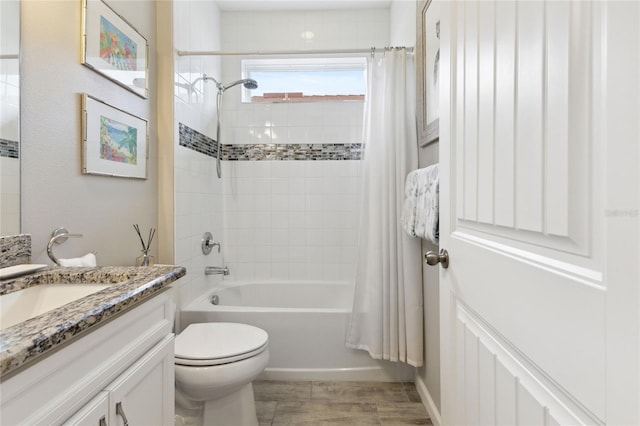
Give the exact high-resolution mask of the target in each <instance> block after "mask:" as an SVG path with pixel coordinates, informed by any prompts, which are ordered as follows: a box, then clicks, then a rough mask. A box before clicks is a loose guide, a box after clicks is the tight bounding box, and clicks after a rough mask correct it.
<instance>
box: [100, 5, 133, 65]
mask: <svg viewBox="0 0 640 426" xmlns="http://www.w3.org/2000/svg"><path fill="white" fill-rule="evenodd" d="M100 57H101V58H102V59H103V60H104V61H106V62H108V63H109V64H110V65H112V66H113V67H114V68H116V69H119V70H122V71H136V69H137V64H136V59H137V58H138V45H137V44H136V43H135V42H134V41H133V40H131V39H130V38H129V37H127V36H126V35H125V34H124V33H123V32H122V31H120V30H119V29H118V28H116V27H115V26H114V25H113V24H112V23H111V22H109V21H108V20H107V19H106V18H105V17H104V16H100Z"/></svg>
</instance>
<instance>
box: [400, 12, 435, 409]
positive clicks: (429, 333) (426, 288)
mask: <svg viewBox="0 0 640 426" xmlns="http://www.w3.org/2000/svg"><path fill="white" fill-rule="evenodd" d="M416 7H417V6H416V2H415V1H408V0H393V1H392V3H391V12H390V20H391V22H390V28H391V44H392V45H403V46H415V45H416V19H417V13H416ZM438 149H439V146H438V143H437V142H436V143H433V144H431V145H429V146H428V147H426V148H421V149H420V150H419V158H420V163H419V164H420V167H426V166H428V165H430V164H434V163H437V162H438ZM422 249H423V251H426V250H434V251H436V252H437V251H438V247H437V246H434V245H433V244H430V243H429V242H427V241H425V240H423V242H422ZM438 273H439V271H438V268H434V267H431V266H423V297H424V346H425V348H424V354H425V360H424V366H423V367H421V368H419V369H418V373H417V376H416V381H417V382H418V383H417V385H418V388H420V387H421V386H424V388H426V391H427V392H428V394H429V398H430V399H431V401H429V402H428V403H427V405H429V404H433V405H434V406H435V409H436V410H437V411H438V412H439V411H440V319H439V314H440V309H439V305H438V303H439V275H438ZM423 390H424V389H423ZM429 408H430V409H432V408H433V407H429ZM432 414H433V413H432Z"/></svg>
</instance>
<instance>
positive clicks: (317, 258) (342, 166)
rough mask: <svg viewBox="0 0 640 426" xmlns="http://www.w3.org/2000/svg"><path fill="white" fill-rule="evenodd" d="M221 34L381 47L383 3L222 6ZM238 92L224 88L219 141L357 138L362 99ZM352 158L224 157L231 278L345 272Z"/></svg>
mask: <svg viewBox="0 0 640 426" xmlns="http://www.w3.org/2000/svg"><path fill="white" fill-rule="evenodd" d="M304 31H311V32H313V33H314V38H313V41H311V42H305V41H304V40H303V39H302V37H301V36H300V35H301V33H302V32H304ZM222 42H223V49H225V50H274V49H296V50H297V49H340V48H366V49H368V48H369V47H372V46H378V47H380V46H386V45H388V44H389V11H388V10H384V9H371V10H366V9H365V10H341V11H284V12H251V13H249V12H224V13H223V19H222ZM240 59H241V58H238V57H225V58H224V60H223V79H224V81H234V80H237V79H238V78H240V77H241V69H240ZM258 84H260V82H258ZM240 94H241V91H240V90H239V88H235V89H231V90H229V91H227V92H225V100H224V107H223V109H224V119H223V143H225V144H236V145H239V144H247V143H259V144H264V143H284V144H305V143H360V142H362V112H363V102H362V101H355V102H354V101H350V102H320V103H296V104H283V103H281V104H242V103H240ZM359 163H360V162H359V161H355V160H346V161H301V160H296V161H257V162H246V161H229V162H225V164H224V171H225V176H226V178H225V179H226V182H225V186H224V188H223V190H224V209H225V215H224V218H225V220H224V230H225V242H226V245H227V247H226V251H225V262H226V263H227V264H228V265H229V266H230V268H231V271H232V273H233V274H235V278H243V279H253V278H256V279H310V280H313V279H317V280H327V279H329V280H335V279H346V280H352V279H353V278H354V273H355V260H356V247H357V238H358V235H357V234H358V233H357V223H358V197H359V195H358V194H359V189H360V188H359V185H358V176H359V173H360V169H359Z"/></svg>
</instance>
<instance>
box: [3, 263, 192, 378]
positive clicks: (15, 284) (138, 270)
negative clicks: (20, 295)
mask: <svg viewBox="0 0 640 426" xmlns="http://www.w3.org/2000/svg"><path fill="white" fill-rule="evenodd" d="M185 274H186V269H185V268H183V267H181V266H150V267H133V266H102V267H89V268H60V267H48V268H46V269H44V270H42V271H40V272H37V273H35V274H31V275H26V276H23V277H19V278H14V279H8V280H3V281H0V294H7V293H11V292H13V291H17V290H21V289H24V288H27V287H32V286H35V285H43V284H50V283H61V284H64V283H113V286H110V287H108V288H105V289H103V290H101V291H99V292H97V293H93V294H91V295H89V296H85V297H83V298H81V299H78V300H76V301H73V302H71V303H68V304H66V305H63V306H61V307H59V308H57V309H54V310H52V311H49V312H45V313H44V314H42V315H39V316H37V317H34V318H31V319H28V320H26V321H24V322H21V323H19V324H16V325H14V326H11V327H7V328H6V329H4V330H0V379H1V378H3V377H2V376H5V375H6V374H8V373H12V372H14V371H15V370H16V369H18V368H20V367H22V366H24V365H25V364H27V363H30V362H32V361H34V360H36V359H37V358H39V357H41V356H42V355H44V354H47V353H48V352H50V351H52V350H55V349H57V348H58V347H59V346H60V345H62V344H65V343H68V342H69V341H70V340H72V339H74V338H75V337H77V336H78V335H80V334H81V333H82V334H83V333H85V332H86V331H87V330H89V329H91V328H92V327H96V326H99V325H101V324H102V323H104V322H106V321H107V320H109V319H111V318H113V317H114V316H116V315H118V314H120V313H122V312H123V311H125V310H126V309H128V308H130V307H132V306H134V305H136V304H138V303H140V302H142V301H144V300H146V299H147V298H148V297H150V296H152V295H154V294H156V293H158V292H160V291H162V290H163V289H165V288H166V287H167V286H168V285H169V284H170V283H172V282H173V281H175V280H177V279H178V278H180V277H182V276H184V275H185ZM77 285H82V284H77ZM0 326H1V325H0Z"/></svg>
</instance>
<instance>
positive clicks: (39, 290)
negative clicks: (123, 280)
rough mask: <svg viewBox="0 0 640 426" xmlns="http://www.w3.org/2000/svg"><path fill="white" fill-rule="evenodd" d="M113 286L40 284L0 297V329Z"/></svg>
mask: <svg viewBox="0 0 640 426" xmlns="http://www.w3.org/2000/svg"><path fill="white" fill-rule="evenodd" d="M112 285H113V284H40V285H37V286H33V287H29V288H26V289H24V290H19V291H14V292H13V293H9V294H5V295H2V296H0V329H5V328H7V327H11V326H12V325H15V324H18V323H20V322H22V321H26V320H28V319H29V318H33V317H36V316H38V315H40V314H43V313H45V312H49V311H51V310H52V309H56V308H59V307H60V306H62V305H65V304H67V303H69V302H73V301H74V300H78V299H80V298H82V297H84V296H88V295H90V294H93V293H96V292H98V291H100V290H102V289H105V288H107V287H110V286H112Z"/></svg>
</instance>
